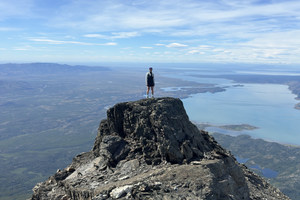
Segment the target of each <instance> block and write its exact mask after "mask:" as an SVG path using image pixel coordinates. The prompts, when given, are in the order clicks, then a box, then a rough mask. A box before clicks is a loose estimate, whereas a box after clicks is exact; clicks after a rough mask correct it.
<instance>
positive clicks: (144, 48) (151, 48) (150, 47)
mask: <svg viewBox="0 0 300 200" xmlns="http://www.w3.org/2000/svg"><path fill="white" fill-rule="evenodd" d="M140 48H141V49H153V47H140Z"/></svg>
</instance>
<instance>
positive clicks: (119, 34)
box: [84, 32, 140, 40]
mask: <svg viewBox="0 0 300 200" xmlns="http://www.w3.org/2000/svg"><path fill="white" fill-rule="evenodd" d="M111 34H112V35H113V36H106V35H101V34H85V35H84V37H89V38H100V39H108V40H113V39H120V38H130V37H137V36H140V34H139V33H138V32H115V33H111Z"/></svg>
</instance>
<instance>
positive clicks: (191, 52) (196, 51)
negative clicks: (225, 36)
mask: <svg viewBox="0 0 300 200" xmlns="http://www.w3.org/2000/svg"><path fill="white" fill-rule="evenodd" d="M188 54H205V53H204V52H201V51H198V50H191V51H189V52H188Z"/></svg>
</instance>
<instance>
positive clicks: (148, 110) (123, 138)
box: [31, 98, 289, 200]
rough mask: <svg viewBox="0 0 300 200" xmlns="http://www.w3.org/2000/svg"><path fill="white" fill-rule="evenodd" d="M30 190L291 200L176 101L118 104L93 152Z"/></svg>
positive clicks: (80, 197)
mask: <svg viewBox="0 0 300 200" xmlns="http://www.w3.org/2000/svg"><path fill="white" fill-rule="evenodd" d="M199 114H201V113H199ZM33 191H34V194H33V195H32V197H31V200H46V199H47V200H68V199H74V200H85V199H88V200H102V199H153V200H154V199H155V200H160V199H161V200H168V199H178V200H179V199H187V200H188V199H190V200H192V199H209V200H217V199H224V200H227V199H228V200H232V199H234V200H239V199H268V200H272V199H274V200H275V199H276V200H278V199H289V198H288V197H287V196H285V195H284V194H283V193H281V192H280V191H279V190H278V189H276V188H274V187H273V186H271V185H270V184H268V183H267V182H266V181H265V180H264V179H262V178H261V177H259V176H258V175H256V174H254V173H253V172H251V171H250V170H248V169H247V168H246V166H244V165H241V164H239V163H237V161H236V160H235V158H234V157H233V156H232V155H231V153H230V152H228V151H226V149H224V148H222V147H221V146H220V145H219V144H218V143H217V142H216V141H215V140H214V138H213V137H211V136H210V135H208V133H207V132H205V131H199V130H198V129H197V127H196V126H195V125H194V124H192V123H191V122H190V121H189V118H188V116H187V114H186V112H185V110H184V107H183V104H182V102H181V101H180V100H179V99H175V98H153V99H142V100H139V101H134V102H124V103H119V104H116V105H115V106H114V107H112V108H110V109H109V110H108V111H107V119H105V120H102V121H101V123H100V126H99V129H98V134H97V137H96V139H95V143H94V146H93V148H92V150H91V151H90V152H87V153H82V154H80V155H77V156H76V157H75V158H74V159H73V162H72V163H71V164H70V165H69V166H68V167H67V168H66V169H64V170H62V171H58V172H57V173H55V174H54V175H53V176H51V177H50V178H49V180H47V181H45V182H43V183H38V184H37V185H36V186H35V187H34V188H33Z"/></svg>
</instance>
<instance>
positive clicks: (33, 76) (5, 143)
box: [0, 63, 299, 200]
mask: <svg viewBox="0 0 300 200" xmlns="http://www.w3.org/2000/svg"><path fill="white" fill-rule="evenodd" d="M35 65H37V64H33V65H31V64H26V65H20V64H18V65H13V64H9V65H0V86H1V87H0V94H1V95H0V108H1V118H0V167H1V169H2V172H3V173H1V174H0V180H1V182H0V191H1V192H0V199H1V200H2V199H3V200H13V199H20V200H21V199H25V198H28V197H30V194H31V193H32V191H31V189H32V188H33V187H34V185H35V184H36V183H38V182H41V181H45V180H46V179H47V178H48V176H50V175H52V174H53V173H54V172H55V171H56V170H57V169H63V168H65V167H67V165H68V164H70V163H71V160H72V158H73V157H74V156H76V155H77V154H79V153H81V152H86V151H89V150H90V149H91V148H92V146H93V142H94V139H95V136H96V132H97V128H98V125H99V122H100V121H101V119H103V118H106V110H107V109H108V108H109V107H111V106H113V105H114V104H116V103H119V102H123V101H132V100H137V99H141V98H144V95H145V90H146V86H145V80H144V78H145V73H146V72H147V71H148V68H147V67H141V68H138V67H135V68H130V67H127V68H122V67H118V68H117V67H98V68H97V67H88V66H80V67H78V66H77V67H74V70H73V67H72V66H69V65H59V64H54V63H47V64H42V63H39V64H38V65H39V70H36V66H35ZM14 67H16V68H14ZM64 68H66V69H67V70H65V69H64ZM43 69H45V70H43ZM169 69H172V66H166V67H159V66H156V67H155V68H154V73H155V80H156V82H157V83H156V87H155V96H156V97H161V96H172V97H178V98H181V99H185V98H188V97H189V96H190V95H191V94H196V93H206V92H209V93H211V94H214V93H218V92H225V93H226V89H227V88H226V87H220V86H218V85H215V84H213V83H197V82H194V81H183V80H181V79H178V78H168V77H165V76H164V74H165V73H168V72H169V71H170V70H169ZM175 71H176V70H175ZM177 71H179V72H185V70H184V68H183V69H179V70H177ZM208 71H209V72H212V71H211V70H208ZM172 72H174V70H172ZM215 72H216V73H220V72H222V71H221V70H218V69H215ZM229 72H230V71H226V73H229ZM203 76H205V77H208V78H209V77H210V75H203ZM222 78H228V79H231V80H235V81H236V82H239V83H247V82H249V81H250V80H251V81H253V80H255V81H256V83H258V82H259V83H264V82H271V81H273V82H276V83H280V84H289V86H290V89H291V90H292V92H293V93H295V94H298V95H299V93H297V91H299V87H298V86H299V79H298V78H299V77H298V76H284V77H281V76H280V77H276V76H264V77H262V76H259V75H257V76H256V75H253V76H251V77H249V76H245V77H244V76H226V77H225V76H223V77H222ZM250 78H251V79H250ZM253 82H254V81H253ZM237 85H238V84H237V83H232V87H242V86H241V85H238V86H237ZM177 88H181V89H180V90H178V89H177ZM202 114H203V115H205V113H202ZM228 117H230V116H228ZM210 126H214V125H210ZM206 127H208V126H207V125H206V126H203V125H202V126H199V128H200V129H204V128H206ZM219 128H221V129H224V130H225V129H235V130H236V131H241V130H253V129H255V128H259V127H254V126H251V125H246V124H244V125H243V126H235V125H232V124H227V125H224V126H219ZM216 139H217V141H219V140H220V143H221V144H222V145H223V144H224V145H225V146H224V147H226V148H228V150H230V148H229V147H230V145H231V146H232V144H227V143H223V140H221V139H218V138H217V137H216ZM226 145H227V146H226ZM253 145H254V143H253ZM248 146H249V147H250V148H251V146H250V145H248ZM279 149H280V148H279ZM237 151H238V150H237ZM244 151H246V152H247V150H246V149H244ZM232 152H233V154H234V155H236V156H240V157H241V158H245V155H244V154H237V153H236V152H235V151H233V150H232ZM240 152H242V151H240ZM289 152H290V153H291V154H293V153H295V152H298V151H289ZM269 153H270V155H271V154H272V155H273V154H274V156H275V154H277V152H276V151H272V152H269ZM256 154H257V155H256ZM259 154H260V152H259V151H255V152H252V154H251V155H249V156H248V155H247V156H248V157H250V156H251V157H255V156H259ZM272 155H271V156H272ZM247 156H246V157H247ZM291 156H292V157H293V155H291ZM294 156H295V157H296V158H298V157H299V155H298V154H297V155H296V154H295V155H294ZM248 157H247V158H248ZM250 161H251V160H249V162H250ZM263 161H264V162H265V160H263V159H260V160H255V164H258V165H260V166H261V167H270V168H271V169H273V166H275V164H276V163H273V164H271V162H269V163H264V162H263ZM272 162H273V160H272ZM293 163H296V162H292V163H291V164H293ZM246 165H247V163H246ZM298 167H299V166H298V164H297V165H296V164H295V166H294V168H293V169H295V170H298ZM277 169H278V168H274V170H277ZM291 169H292V168H289V169H287V170H289V172H288V171H284V169H282V168H280V170H281V171H280V174H279V175H280V176H278V178H276V179H269V181H270V182H271V183H272V184H274V185H275V186H278V187H279V188H286V187H290V188H294V189H297V187H298V186H296V185H297V184H290V183H286V184H285V183H282V184H278V181H281V182H284V181H286V179H284V178H283V175H284V174H286V173H290V172H291ZM281 174H283V175H281ZM293 176H294V177H295V178H297V177H298V176H299V174H297V173H294V174H293ZM280 177H281V178H280ZM276 181H277V182H276ZM298 189H299V188H298ZM298 189H297V190H298ZM291 190H292V189H291ZM284 191H286V192H287V193H288V192H289V193H290V194H291V195H293V197H294V196H295V195H296V194H298V193H297V192H295V191H289V190H284ZM287 193H286V194H287ZM287 195H289V194H287Z"/></svg>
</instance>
